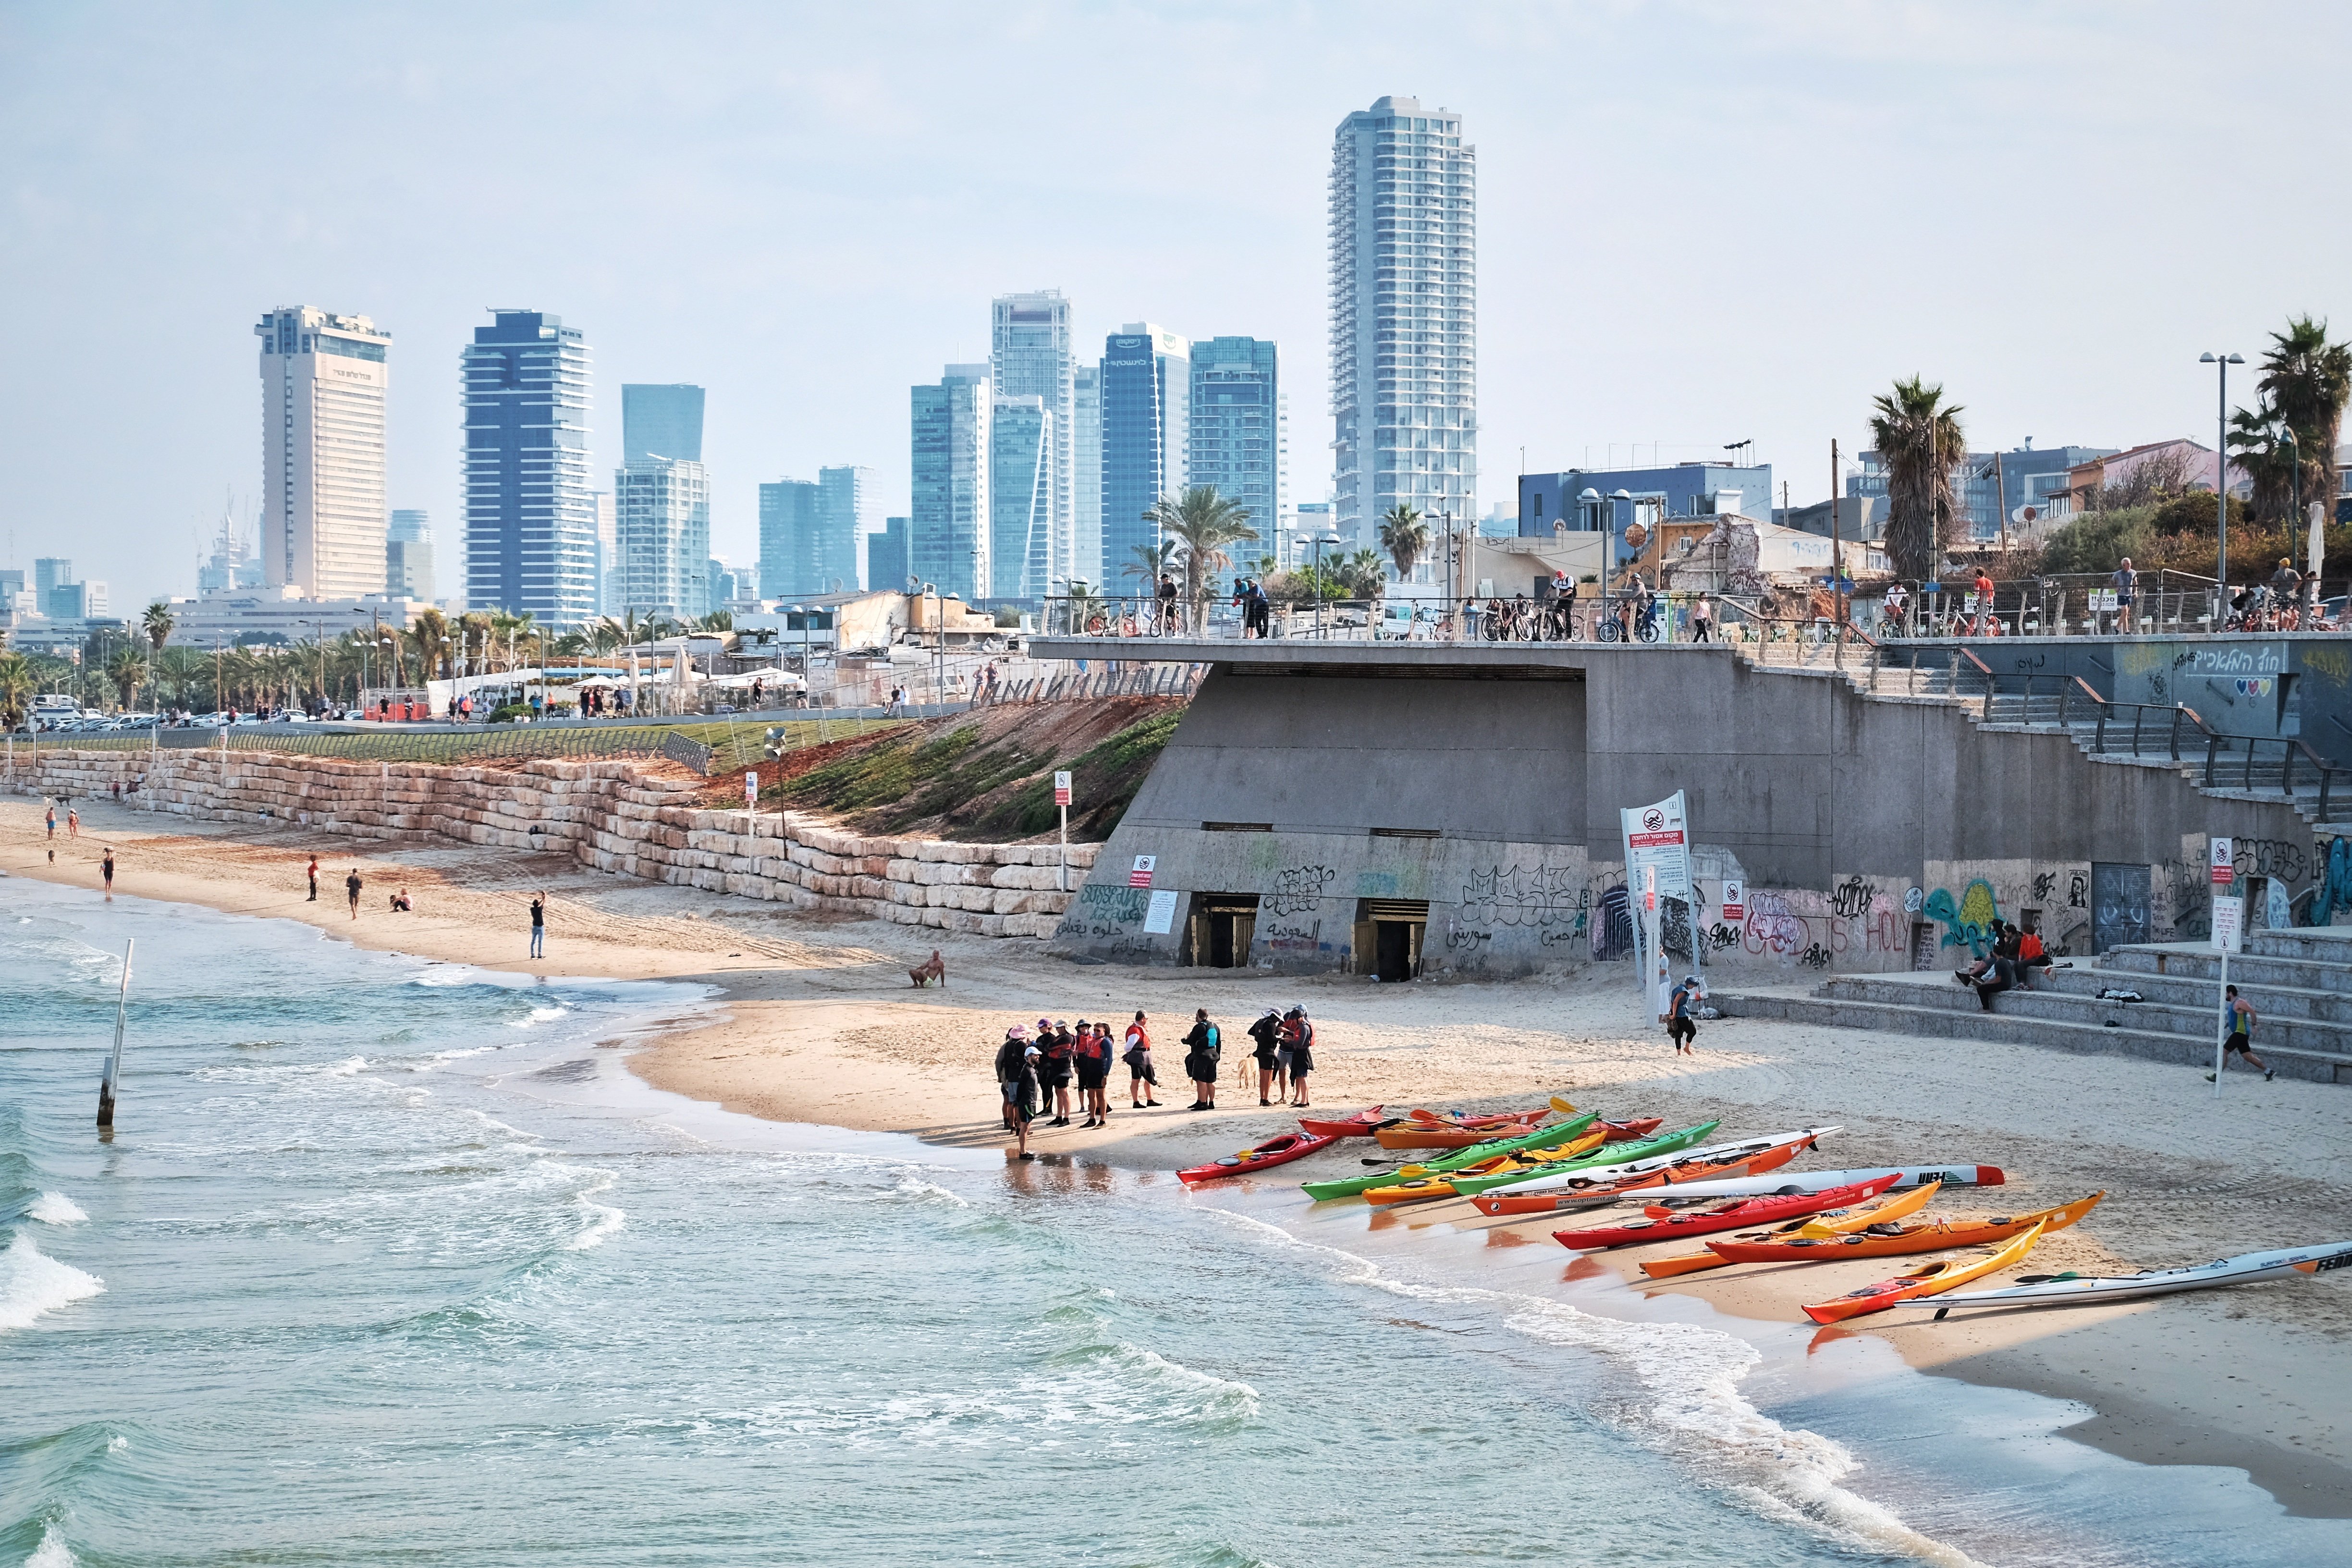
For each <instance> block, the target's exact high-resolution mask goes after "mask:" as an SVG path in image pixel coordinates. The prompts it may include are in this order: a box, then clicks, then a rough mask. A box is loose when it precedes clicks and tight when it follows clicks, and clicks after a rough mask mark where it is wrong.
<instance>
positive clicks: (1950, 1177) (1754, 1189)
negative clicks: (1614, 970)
mask: <svg viewBox="0 0 2352 1568" xmlns="http://www.w3.org/2000/svg"><path fill="white" fill-rule="evenodd" d="M1880 1176H1893V1177H1894V1178H1895V1184H1894V1185H1893V1186H1892V1187H1889V1188H1888V1189H1887V1191H1889V1192H1894V1193H1899V1192H1905V1191H1907V1190H1909V1189H1910V1188H1912V1187H1924V1186H1926V1185H1927V1184H1928V1183H1929V1182H1941V1183H1943V1184H1944V1185H1946V1186H1948V1187H1998V1186H2000V1185H2002V1184H2004V1183H2006V1182H2007V1180H2008V1178H2007V1177H2006V1176H2004V1175H2002V1174H2001V1170H2000V1166H1999V1165H1872V1166H1870V1167H1868V1168H1867V1169H1864V1170H1857V1171H1803V1172H1799V1173H1790V1172H1787V1171H1771V1172H1768V1173H1765V1174H1763V1175H1761V1176H1733V1177H1729V1178H1727V1179H1725V1180H1723V1181H1718V1182H1676V1183H1674V1184H1670V1185H1667V1186H1663V1187H1637V1188H1635V1189H1634V1190H1633V1191H1632V1192H1630V1193H1626V1194H1623V1201H1624V1202H1626V1203H1643V1204H1650V1205H1655V1206H1659V1207H1664V1208H1681V1207H1684V1206H1685V1205H1689V1204H1703V1203H1710V1202H1712V1201H1713V1200H1715V1199H1717V1198H1758V1197H1775V1196H1779V1195H1780V1194H1784V1193H1823V1192H1827V1191H1829V1189H1830V1188H1832V1187H1843V1186H1851V1185H1852V1184H1854V1183H1856V1182H1868V1181H1874V1180H1876V1179H1877V1178H1878V1177H1880ZM1512 1190H1513V1191H1515V1192H1516V1191H1517V1190H1518V1189H1517V1188H1514V1189H1512Z"/></svg>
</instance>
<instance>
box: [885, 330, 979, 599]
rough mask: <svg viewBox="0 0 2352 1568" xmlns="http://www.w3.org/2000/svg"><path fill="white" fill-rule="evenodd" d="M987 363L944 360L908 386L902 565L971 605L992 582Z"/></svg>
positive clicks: (941, 590)
mask: <svg viewBox="0 0 2352 1568" xmlns="http://www.w3.org/2000/svg"><path fill="white" fill-rule="evenodd" d="M911 403H912V411H913V416H914V417H913V436H914V440H913V446H914V452H913V457H914V462H913V476H912V477H913V479H914V496H913V500H914V505H913V508H912V513H913V515H912V516H911V517H910V518H909V520H908V541H907V548H908V555H909V557H910V559H909V562H908V570H909V571H910V572H911V573H912V574H914V575H915V576H916V577H917V578H918V579H919V580H920V581H921V582H925V583H929V584H933V585H934V586H936V587H937V588H938V589H939V591H940V593H941V594H952V595H957V596H958V597H960V598H961V599H962V600H963V601H964V603H966V604H971V603H972V602H973V601H974V600H975V599H977V598H979V597H980V596H981V595H984V594H986V593H987V592H988V591H989V588H990V585H991V584H992V582H993V581H994V575H993V574H992V571H991V570H990V559H989V543H990V540H989V521H990V519H989V496H990V491H989V486H988V458H989V438H988V423H989V415H990V414H991V412H992V409H991V407H990V405H991V403H992V393H991V391H990V388H989V379H988V366H986V365H984V364H951V365H949V366H948V367H947V368H946V369H945V370H944V371H943V372H941V374H940V380H939V384H937V385H935V386H918V387H915V388H914V389H913V395H912V399H911Z"/></svg>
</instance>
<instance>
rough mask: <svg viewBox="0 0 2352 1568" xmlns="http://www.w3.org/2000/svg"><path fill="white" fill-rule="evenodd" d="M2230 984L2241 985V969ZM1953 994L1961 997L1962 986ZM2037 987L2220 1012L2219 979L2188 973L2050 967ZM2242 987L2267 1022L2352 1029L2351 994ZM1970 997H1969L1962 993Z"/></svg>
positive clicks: (2058, 992) (2066, 993)
mask: <svg viewBox="0 0 2352 1568" xmlns="http://www.w3.org/2000/svg"><path fill="white" fill-rule="evenodd" d="M2230 983H2231V984H2233V985H2235V984H2237V979H2236V970H2235V969H2234V968H2233V969H2232V970H2231V982H2230ZM1953 989H1954V991H1955V992H1956V993H1958V986H1955V987H1954V988H1953ZM2033 989H2034V990H2035V991H2037V992H2042V993H2046V994H2053V995H2063V996H2076V997H2082V998H2084V999H2087V1000H2092V1001H2095V1000H2097V998H2098V994H2099V993H2100V992H2102V991H2105V990H2109V989H2113V990H2119V991H2133V992H2137V993H2138V994H2139V996H2140V1001H2139V1002H2138V1003H2126V1004H2125V1005H2126V1006H2139V1005H2150V1006H2159V1007H2179V1008H2182V1009H2185V1010H2187V1011H2189V1012H2191V1013H2200V1014H2204V1015H2209V1016H2210V1015H2215V1014H2218V1012H2219V1011H2220V1008H2221V985H2220V984H2219V983H2218V982H2217V981H2214V980H2211V979H2205V980H2199V979H2195V978H2193V977H2191V976H2189V975H2185V974H2154V973H2143V972H2139V971H2135V970H2117V969H2095V968H2081V969H2045V970H2042V971H2041V972H2040V973H2037V974H2035V975H2034V977H2033ZM2240 989H2241V990H2242V992H2244V994H2245V995H2246V997H2247V999H2248V1000H2249V1001H2251V1002H2252V1003H2253V1005H2254V1007H2255V1009H2256V1011H2258V1012H2259V1013H2261V1015H2262V1016H2263V1017H2265V1018H2270V1017H2285V1018H2308V1019H2311V1020H2313V1021H2315V1022H2317V1023H2323V1024H2334V1025H2336V1026H2341V1027H2344V1028H2347V1029H2352V994H2346V993H2344V992H2341V991H2321V990H2312V989H2309V988H2307V987H2304V986H2291V985H2245V986H2241V987H2240ZM1958 994H1965V993H1958Z"/></svg>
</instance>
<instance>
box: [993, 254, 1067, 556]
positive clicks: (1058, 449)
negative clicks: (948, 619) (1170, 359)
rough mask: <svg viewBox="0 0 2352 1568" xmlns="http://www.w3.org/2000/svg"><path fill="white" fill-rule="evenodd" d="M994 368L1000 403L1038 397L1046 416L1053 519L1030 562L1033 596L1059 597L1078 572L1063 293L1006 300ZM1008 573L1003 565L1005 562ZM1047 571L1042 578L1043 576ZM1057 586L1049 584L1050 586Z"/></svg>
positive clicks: (996, 310)
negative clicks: (1013, 398) (1056, 594)
mask: <svg viewBox="0 0 2352 1568" xmlns="http://www.w3.org/2000/svg"><path fill="white" fill-rule="evenodd" d="M989 367H990V370H991V372H992V376H993V379H994V384H995V390H996V395H998V396H999V397H1034V398H1036V399H1037V400H1038V404H1039V405H1040V406H1041V407H1042V408H1043V410H1044V412H1045V457H1044V462H1045V483H1046V514H1045V531H1044V535H1043V537H1042V539H1041V540H1040V541H1039V543H1040V545H1041V546H1042V549H1041V550H1040V551H1038V552H1033V553H1034V555H1035V556H1036V557H1037V559H1027V558H1024V566H1023V574H1024V581H1025V582H1026V583H1027V586H1026V587H1025V588H1024V592H1025V593H1026V594H1027V595H1030V596H1032V597H1035V596H1039V595H1045V594H1047V593H1060V592H1062V591H1063V590H1064V588H1065V587H1066V585H1067V584H1068V582H1069V580H1070V578H1071V576H1072V575H1074V574H1076V560H1077V544H1076V516H1077V486H1076V445H1075V442H1074V439H1073V437H1074V433H1075V431H1076V423H1077V421H1076V407H1077V368H1078V360H1077V353H1076V339H1075V338H1074V337H1073V336H1072V333H1071V327H1070V302H1069V300H1066V299H1064V298H1063V297H1062V291H1061V290H1060V289H1036V290H1034V291H1032V292H1030V293H1025V294H1005V295H1002V296H999V297H998V299H997V300H995V302H994V305H993V307H992V310H991V319H990V323H989ZM998 570H999V573H1000V574H1001V573H1002V570H1003V565H1002V563H999V568H998ZM1040 573H1042V574H1043V576H1042V578H1040V576H1039V574H1040ZM1049 584H1050V585H1049Z"/></svg>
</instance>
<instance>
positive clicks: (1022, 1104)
mask: <svg viewBox="0 0 2352 1568" xmlns="http://www.w3.org/2000/svg"><path fill="white" fill-rule="evenodd" d="M1036 1060H1037V1051H1036V1047H1034V1046H1032V1045H1031V1044H1030V1043H1029V1031H1028V1030H1026V1029H1024V1028H1023V1027H1022V1026H1020V1025H1018V1024H1015V1025H1013V1027H1011V1028H1009V1029H1007V1030H1005V1031H1004V1043H1003V1045H1001V1046H999V1047H996V1087H997V1089H999V1090H1000V1091H1001V1092H1002V1093H1003V1097H1004V1100H1003V1107H1004V1125H1005V1128H1006V1130H1007V1131H1010V1132H1011V1133H1012V1134H1013V1147H1014V1148H1015V1149H1016V1150H1017V1151H1018V1152H1019V1154H1020V1157H1021V1158H1022V1159H1024V1160H1034V1159H1035V1158H1036V1157H1037V1156H1036V1155H1034V1154H1032V1153H1031V1152H1029V1123H1030V1122H1031V1121H1033V1120H1034V1119H1035V1117H1036V1115H1037V1069H1036V1067H1035V1065H1034V1064H1035V1062H1036Z"/></svg>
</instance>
